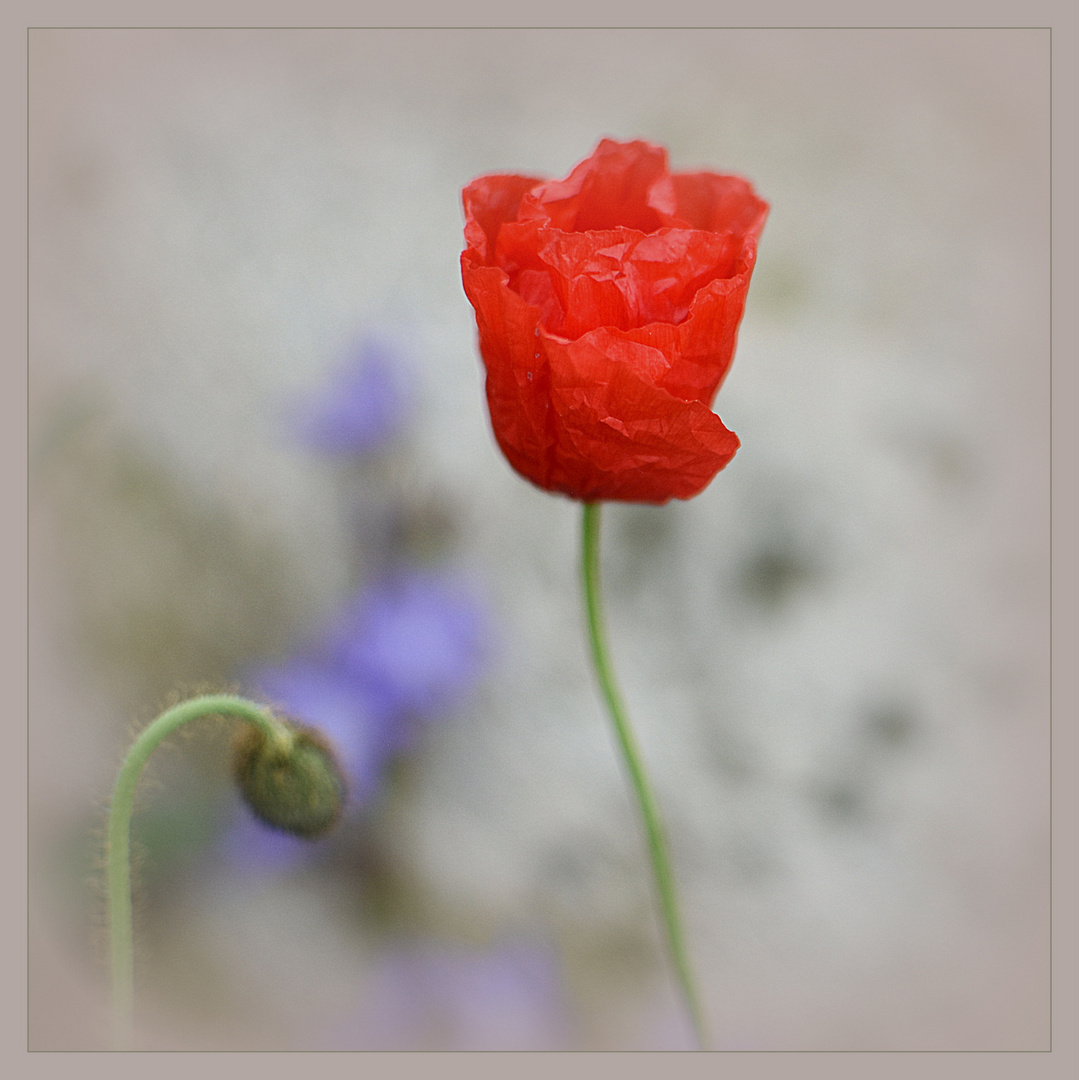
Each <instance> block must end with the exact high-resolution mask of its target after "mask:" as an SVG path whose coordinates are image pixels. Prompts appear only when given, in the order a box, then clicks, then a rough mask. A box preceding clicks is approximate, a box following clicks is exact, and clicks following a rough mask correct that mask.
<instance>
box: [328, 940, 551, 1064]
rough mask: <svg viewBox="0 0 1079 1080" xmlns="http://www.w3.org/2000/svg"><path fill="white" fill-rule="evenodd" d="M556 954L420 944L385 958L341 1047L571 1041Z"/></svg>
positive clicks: (513, 947)
mask: <svg viewBox="0 0 1079 1080" xmlns="http://www.w3.org/2000/svg"><path fill="white" fill-rule="evenodd" d="M569 1026H570V1025H569V1018H568V1011H567V1008H566V1003H565V999H564V996H563V991H562V985H561V979H560V977H559V972H558V964H557V958H556V957H555V956H554V954H553V953H552V951H551V950H550V949H545V948H540V947H538V946H534V945H529V944H523V943H513V944H508V945H504V946H502V947H500V948H497V949H494V950H491V951H489V952H472V951H466V950H463V949H459V948H458V949H453V948H448V947H445V946H435V945H427V946H423V945H414V946H411V947H409V948H406V949H403V950H401V951H400V952H398V953H394V954H392V955H390V956H387V957H385V958H384V960H383V961H382V963H381V964H380V965H379V967H378V970H377V971H376V973H375V975H374V978H373V979H372V980H371V982H370V984H369V985H368V987H367V993H366V996H365V1000H364V1003H363V1005H362V1006H361V1009H360V1011H359V1013H358V1015H357V1016H355V1017H354V1018H353V1019H351V1020H350V1021H349V1022H348V1023H347V1025H344V1026H342V1027H341V1028H339V1029H338V1030H337V1031H336V1032H335V1033H334V1035H333V1037H332V1039H331V1044H332V1045H331V1048H332V1049H340V1050H551V1049H565V1048H566V1043H567V1040H568V1033H569Z"/></svg>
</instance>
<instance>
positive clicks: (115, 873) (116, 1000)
mask: <svg viewBox="0 0 1079 1080" xmlns="http://www.w3.org/2000/svg"><path fill="white" fill-rule="evenodd" d="M213 715H236V716H240V717H242V718H243V719H244V720H247V721H249V722H250V723H252V724H255V725H256V726H258V727H260V728H261V729H262V730H263V731H265V732H266V734H267V735H268V736H269V737H270V738H271V739H279V740H283V741H287V742H288V743H291V742H292V738H293V736H292V733H291V732H290V731H289V729H288V728H287V727H285V726H284V725H283V724H282V723H281V722H280V721H279V720H277V719H275V718H274V716H273V715H272V714H271V713H270V712H269V710H267V709H265V708H263V707H262V706H260V705H256V704H255V703H254V702H253V701H248V700H247V699H246V698H241V697H235V696H233V695H231V694H209V695H205V696H203V697H196V698H191V699H190V700H188V701H183V702H181V703H180V704H179V705H174V706H173V707H172V708H171V709H166V710H165V712H163V713H162V714H161V715H160V716H159V717H158V718H157V719H156V720H154V721H153V723H152V724H150V725H149V726H148V727H147V728H146V729H145V730H144V731H143V732H142V733H141V734H140V735H139V737H138V738H137V739H136V740H135V742H134V744H133V745H132V747H131V749H130V750H129V751H128V754H127V757H126V758H125V759H124V763H123V765H122V766H121V767H120V775H119V776H118V777H117V780H116V789H115V791H114V792H113V796H112V807H111V808H110V810H109V831H108V856H107V874H108V904H109V937H110V943H111V949H112V1006H113V1045H114V1047H115V1048H116V1049H117V1050H128V1049H130V1048H131V1045H132V1030H133V1023H132V1012H133V1003H134V985H135V965H134V952H133V945H132V934H131V810H132V807H133V806H134V803H135V788H136V787H137V785H138V781H139V774H140V773H141V772H142V767H143V765H145V764H146V759H147V758H148V757H149V756H150V754H151V753H153V751H154V750H155V749H156V748H157V746H158V745H160V743H161V742H162V741H163V740H164V739H165V738H167V737H168V736H169V735H171V734H172V733H173V732H174V731H175V730H176V729H177V728H178V727H180V726H181V725H183V724H186V723H187V722H188V720H194V719H196V718H197V717H200V716H213Z"/></svg>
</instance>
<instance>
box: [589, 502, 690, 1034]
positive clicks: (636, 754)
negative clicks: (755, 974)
mask: <svg viewBox="0 0 1079 1080" xmlns="http://www.w3.org/2000/svg"><path fill="white" fill-rule="evenodd" d="M582 525H583V529H582V537H581V539H582V544H581V581H582V584H583V586H584V600H585V609H586V611H587V614H588V636H589V640H590V642H591V645H592V662H593V665H594V666H595V669H596V675H597V677H598V678H599V684H600V689H601V690H602V691H603V698H604V701H605V702H606V704H607V711H608V712H609V713H610V715H611V721H612V723H613V724H614V730H615V735H616V736H617V739H618V745H619V748H620V749H621V751H622V758H623V761H624V762H625V766H626V770H627V771H628V773H629V778H630V781H631V783H632V784H633V790H634V792H635V793H636V795H637V803H638V806H639V807H640V811H641V818H642V820H643V823H644V831H645V834H646V835H647V837H648V850H649V852H650V854H651V857H652V872H653V875H654V877H655V884H656V891H657V893H658V894H659V906H660V912H661V915H662V919H663V925H664V928H665V929H666V932H667V946H668V949H669V951H670V955H671V961H672V963H673V964H674V968H675V972H676V974H677V977H678V985H679V987H680V989H681V991H682V996H683V998H684V999H685V1004H686V1008H687V1009H688V1011H689V1014H690V1018H691V1020H692V1022H693V1030H694V1031H695V1033H696V1035H697V1042H698V1044H699V1046H700V1047H701V1049H704V1048H705V1045H706V1040H705V1028H704V1016H703V1014H702V1012H701V1007H700V1004H699V1001H698V998H697V993H696V990H695V989H694V985H693V979H692V977H691V975H690V971H689V960H688V958H687V956H686V948H685V943H684V942H683V939H682V927H681V922H680V919H679V916H678V904H677V901H676V899H675V889H674V875H673V874H672V873H671V867H670V861H669V860H668V858H667V844H666V841H665V839H664V836H663V829H662V827H661V826H660V821H659V813H658V811H657V809H656V802H655V799H654V798H653V796H652V791H651V788H650V787H649V784H648V778H647V777H646V776H645V773H644V767H643V766H642V764H641V755H640V751H639V750H638V749H637V745H636V741H635V740H634V737H633V732H632V731H631V730H630V726H629V720H628V719H627V716H626V707H625V705H624V704H623V702H622V697H621V695H620V694H619V692H618V687H617V685H616V684H615V681H614V672H613V670H612V668H611V663H610V660H609V659H608V656H607V644H606V636H605V632H604V625H603V609H602V603H601V600H600V573H599V525H600V504H599V503H585V504H584V518H583V521H582Z"/></svg>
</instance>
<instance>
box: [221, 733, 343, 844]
mask: <svg viewBox="0 0 1079 1080" xmlns="http://www.w3.org/2000/svg"><path fill="white" fill-rule="evenodd" d="M283 724H284V726H285V728H286V730H287V733H288V737H287V738H273V737H271V736H269V735H267V734H266V732H264V731H262V730H261V729H259V728H257V727H255V726H254V725H244V729H243V730H242V731H241V732H240V733H239V734H238V736H237V738H236V744H235V750H234V757H233V762H232V769H233V773H234V775H235V777H236V782H237V783H238V784H239V785H240V791H241V792H242V793H243V797H244V800H245V801H246V803H247V805H248V806H250V807H251V810H252V811H253V812H254V814H255V816H256V817H257V818H259V819H260V820H261V821H264V822H265V823H266V824H267V825H270V826H272V827H273V828H275V829H281V830H282V831H283V832H287V833H292V834H293V835H294V836H303V837H307V838H308V839H314V838H315V837H318V836H321V835H322V834H323V833H325V832H328V831H329V830H330V829H331V828H333V826H334V825H335V824H336V823H337V819H338V818H339V817H340V816H341V811H342V809H343V808H344V805H345V781H344V778H343V777H342V775H341V770H340V767H339V766H338V764H337V759H336V758H335V757H334V754H333V751H332V750H331V749H330V747H329V744H328V743H327V742H326V741H325V740H324V739H323V738H322V737H321V736H320V735H319V734H318V733H317V732H315V731H313V730H312V729H311V728H307V727H302V726H301V725H299V724H294V723H292V722H291V721H283Z"/></svg>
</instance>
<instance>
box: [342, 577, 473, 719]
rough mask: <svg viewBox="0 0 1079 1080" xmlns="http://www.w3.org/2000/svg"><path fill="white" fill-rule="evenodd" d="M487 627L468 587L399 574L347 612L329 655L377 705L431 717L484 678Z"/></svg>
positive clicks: (437, 578)
mask: <svg viewBox="0 0 1079 1080" xmlns="http://www.w3.org/2000/svg"><path fill="white" fill-rule="evenodd" d="M486 622H487V620H486V617H485V614H484V612H483V610H482V609H481V608H480V605H479V604H478V603H477V601H476V598H475V596H474V595H473V593H472V592H471V591H470V590H469V589H468V588H467V587H466V586H465V585H464V584H463V583H462V582H457V581H451V580H447V579H446V578H442V577H438V576H436V575H434V574H431V573H423V572H418V571H412V572H408V573H398V574H396V575H394V576H392V577H390V578H387V579H385V580H384V581H382V582H380V583H379V584H377V585H375V586H374V587H372V588H371V589H368V590H366V591H365V592H363V593H361V594H360V595H359V596H358V597H357V598H356V600H355V601H354V602H353V603H352V604H350V605H349V606H348V608H346V610H345V611H344V612H343V613H342V615H341V617H340V619H339V620H338V621H337V623H336V624H335V626H334V628H333V630H332V631H331V636H330V639H329V642H328V648H329V652H330V655H331V656H332V657H333V658H334V660H335V662H336V664H337V665H338V666H339V668H340V670H341V671H343V672H347V673H348V675H350V676H351V677H352V678H354V679H355V680H356V681H357V683H358V684H359V685H361V686H363V687H365V688H366V690H367V692H368V693H369V694H370V695H371V697H372V698H374V699H376V700H378V701H381V702H383V703H384V704H385V705H386V706H387V707H389V708H390V709H391V710H393V711H396V712H403V713H420V714H431V713H436V712H439V711H441V710H442V709H444V708H446V707H448V706H450V705H452V704H454V703H455V702H456V701H457V699H458V698H460V696H461V695H462V693H463V692H465V691H466V690H468V689H469V688H470V687H471V686H472V685H473V683H474V682H475V681H476V679H477V677H478V676H479V674H480V671H481V668H482V666H483V661H484V659H485V654H486V650H487V625H486Z"/></svg>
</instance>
